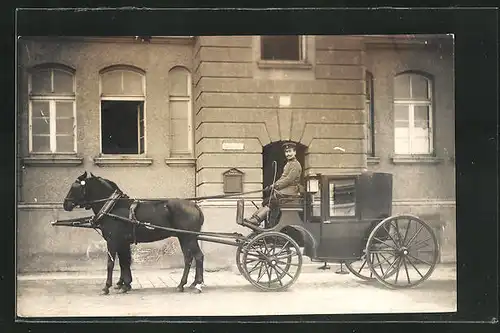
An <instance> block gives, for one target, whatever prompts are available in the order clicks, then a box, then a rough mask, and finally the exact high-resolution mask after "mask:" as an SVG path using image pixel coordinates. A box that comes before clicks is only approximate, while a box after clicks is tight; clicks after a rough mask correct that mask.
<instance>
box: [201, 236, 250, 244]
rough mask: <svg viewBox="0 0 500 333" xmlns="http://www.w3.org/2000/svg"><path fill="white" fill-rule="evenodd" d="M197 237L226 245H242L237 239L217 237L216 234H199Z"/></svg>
mask: <svg viewBox="0 0 500 333" xmlns="http://www.w3.org/2000/svg"><path fill="white" fill-rule="evenodd" d="M197 239H198V240H200V241H204V242H210V243H218V244H225V245H231V246H239V245H240V244H239V243H238V242H237V241H230V240H224V239H217V238H216V236H213V237H207V236H198V237H197Z"/></svg>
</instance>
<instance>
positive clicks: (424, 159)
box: [391, 155, 443, 164]
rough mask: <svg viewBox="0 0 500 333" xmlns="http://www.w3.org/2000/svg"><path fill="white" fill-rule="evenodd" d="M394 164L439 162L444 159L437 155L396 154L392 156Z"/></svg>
mask: <svg viewBox="0 0 500 333" xmlns="http://www.w3.org/2000/svg"><path fill="white" fill-rule="evenodd" d="M391 160H392V163H394V164H439V163H441V162H442V161H443V159H441V158H438V157H435V156H427V155H423V156H419V155H395V156H393V157H391Z"/></svg>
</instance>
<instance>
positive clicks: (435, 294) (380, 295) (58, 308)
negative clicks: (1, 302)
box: [17, 264, 457, 317]
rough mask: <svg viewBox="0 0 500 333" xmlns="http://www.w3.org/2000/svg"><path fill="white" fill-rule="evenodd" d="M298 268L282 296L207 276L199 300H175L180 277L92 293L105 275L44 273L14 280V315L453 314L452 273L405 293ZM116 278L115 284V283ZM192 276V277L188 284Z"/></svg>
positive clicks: (229, 277)
mask: <svg viewBox="0 0 500 333" xmlns="http://www.w3.org/2000/svg"><path fill="white" fill-rule="evenodd" d="M317 267H319V265H318V264H317V265H311V266H310V267H305V268H304V270H303V272H302V274H301V276H300V277H299V279H298V281H297V282H296V283H295V284H294V285H293V286H292V287H291V288H290V289H289V290H288V291H285V292H278V293H266V292H261V291H258V290H257V289H256V288H255V287H253V286H252V285H251V284H250V283H249V282H248V281H246V280H245V278H244V277H242V276H241V275H239V274H238V273H235V272H234V271H220V272H206V273H205V284H206V286H205V287H204V289H203V293H201V294H195V293H194V292H193V291H191V290H189V289H188V288H186V292H184V293H177V292H176V291H175V286H176V285H177V284H178V281H179V280H180V277H181V273H182V271H181V270H179V269H176V270H157V271H154V270H137V271H134V272H133V274H134V282H133V284H132V286H133V288H134V289H133V290H132V291H131V292H130V293H128V294H125V295H123V294H117V293H116V292H115V291H114V289H111V293H110V294H109V295H108V296H101V295H99V292H100V290H101V288H102V286H103V285H104V279H105V274H104V273H103V272H96V273H92V274H89V273H85V275H84V274H76V273H72V274H69V273H50V274H37V275H20V276H18V290H17V296H18V297H17V309H18V315H19V316H23V317H24V316H26V317H30V316H40V317H43V316H226V315H228V316H230V315H280V314H343V313H388V312H389V313H395V312H451V311H456V297H457V293H456V275H455V274H456V273H455V272H456V271H455V268H454V266H449V265H441V266H437V267H436V270H435V272H434V273H433V275H432V276H431V277H430V278H429V280H427V281H425V282H424V283H423V284H421V285H420V286H418V287H416V288H414V289H409V290H390V289H387V288H385V287H383V286H381V285H380V284H379V283H378V282H365V281H362V280H360V279H358V278H356V277H355V276H353V275H352V274H346V275H339V274H335V271H336V270H337V268H338V266H337V265H331V269H330V270H326V271H322V270H317ZM117 273H118V272H116V271H115V274H114V281H115V282H116V280H117V279H118V274H117ZM193 277H194V271H193V270H192V271H191V274H190V279H189V282H188V284H190V283H191V281H192V279H193Z"/></svg>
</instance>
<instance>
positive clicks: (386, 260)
mask: <svg viewBox="0 0 500 333" xmlns="http://www.w3.org/2000/svg"><path fill="white" fill-rule="evenodd" d="M372 256H375V255H372ZM381 256H382V258H384V260H385V262H386V263H388V264H389V265H390V264H391V263H390V262H389V260H388V259H387V258H386V257H385V256H383V255H382V254H381ZM393 257H394V258H396V256H395V255H393ZM372 259H373V257H372ZM378 262H379V265H372V266H373V268H375V267H378V266H380V265H382V264H383V263H381V262H380V260H379V261H378Z"/></svg>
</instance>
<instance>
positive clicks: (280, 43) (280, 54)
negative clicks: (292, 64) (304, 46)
mask: <svg viewBox="0 0 500 333" xmlns="http://www.w3.org/2000/svg"><path fill="white" fill-rule="evenodd" d="M261 40H262V43H261V57H262V59H263V60H300V37H299V36H262V37H261Z"/></svg>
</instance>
